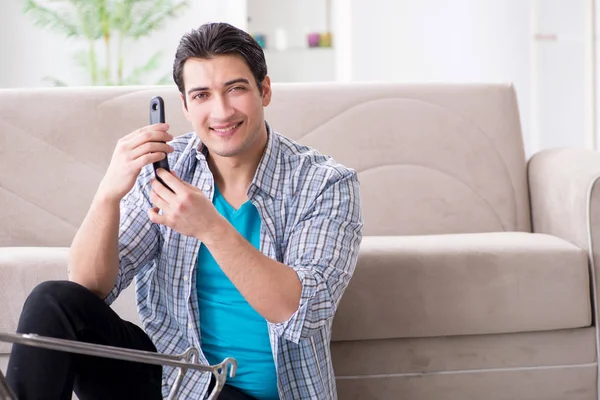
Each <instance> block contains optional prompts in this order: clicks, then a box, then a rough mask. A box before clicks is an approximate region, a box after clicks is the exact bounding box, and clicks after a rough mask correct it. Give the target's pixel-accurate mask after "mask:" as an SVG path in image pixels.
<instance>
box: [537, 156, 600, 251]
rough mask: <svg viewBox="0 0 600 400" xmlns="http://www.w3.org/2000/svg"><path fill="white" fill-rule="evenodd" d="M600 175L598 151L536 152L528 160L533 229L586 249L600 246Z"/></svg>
mask: <svg viewBox="0 0 600 400" xmlns="http://www.w3.org/2000/svg"><path fill="white" fill-rule="evenodd" d="M599 177H600V153H597V152H595V151H591V150H585V149H551V150H544V151H541V152H539V153H537V154H535V155H534V156H533V157H532V158H531V159H530V160H529V163H528V180H529V191H530V196H531V218H532V228H533V232H535V233H545V234H548V235H552V236H557V237H560V238H562V239H565V240H567V241H569V242H571V243H573V244H575V245H576V246H578V247H580V248H582V249H584V250H586V251H590V248H591V247H592V248H593V247H596V248H598V247H599V246H600V242H599V241H600V232H599V231H598V230H599V228H600V185H598V184H597V180H598V178H599ZM588 228H589V229H588ZM592 228H593V229H592ZM590 236H592V237H593V238H594V239H595V241H590V239H591V238H590ZM594 244H596V246H593V245H594ZM597 250H600V248H598V249H597Z"/></svg>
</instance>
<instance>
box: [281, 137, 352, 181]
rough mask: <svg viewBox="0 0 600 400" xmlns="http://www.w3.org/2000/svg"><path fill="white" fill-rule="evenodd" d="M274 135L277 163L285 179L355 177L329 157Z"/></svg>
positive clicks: (350, 171) (345, 167) (309, 179)
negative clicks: (277, 151) (276, 140)
mask: <svg viewBox="0 0 600 400" xmlns="http://www.w3.org/2000/svg"><path fill="white" fill-rule="evenodd" d="M276 134H277V136H278V140H279V149H280V151H279V162H280V163H281V165H282V172H283V175H284V176H285V177H286V178H294V177H295V178H296V179H301V180H302V181H306V182H310V181H312V180H313V179H314V178H317V177H321V178H324V179H334V180H337V179H343V178H347V177H355V176H356V172H355V171H354V169H352V168H350V167H347V166H345V165H343V164H341V163H339V162H338V161H336V160H335V159H334V158H333V157H331V156H330V155H327V154H324V153H322V152H320V151H319V150H317V149H315V148H313V147H310V146H307V145H303V144H300V143H298V142H296V141H295V140H293V139H291V138H289V137H286V136H284V135H281V134H279V133H276Z"/></svg>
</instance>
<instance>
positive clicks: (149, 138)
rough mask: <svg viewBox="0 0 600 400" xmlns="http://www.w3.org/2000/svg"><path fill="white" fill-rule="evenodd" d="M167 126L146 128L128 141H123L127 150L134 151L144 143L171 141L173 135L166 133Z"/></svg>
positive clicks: (160, 125)
mask: <svg viewBox="0 0 600 400" xmlns="http://www.w3.org/2000/svg"><path fill="white" fill-rule="evenodd" d="M168 127H169V126H168V125H167V124H156V125H149V126H146V127H144V128H142V129H140V130H139V131H137V134H136V135H133V136H132V137H130V138H129V139H127V140H125V142H126V143H127V147H129V149H135V148H136V147H138V146H141V145H142V144H144V143H148V142H168V141H171V140H173V135H171V134H170V133H169V132H167V129H168Z"/></svg>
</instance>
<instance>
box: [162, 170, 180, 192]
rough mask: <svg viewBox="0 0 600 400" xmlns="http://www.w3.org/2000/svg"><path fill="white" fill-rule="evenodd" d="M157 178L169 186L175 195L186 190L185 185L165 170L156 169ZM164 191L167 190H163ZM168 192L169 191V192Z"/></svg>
mask: <svg viewBox="0 0 600 400" xmlns="http://www.w3.org/2000/svg"><path fill="white" fill-rule="evenodd" d="M156 173H157V174H158V176H159V177H160V178H161V179H162V180H163V182H165V183H166V184H167V186H169V187H170V188H171V189H173V191H174V192H175V193H181V192H182V191H183V190H184V189H185V188H186V185H187V184H186V183H185V182H184V181H182V180H181V179H179V178H178V177H177V175H175V174H174V173H169V172H168V171H167V170H165V169H162V168H160V169H158V170H157V171H156ZM165 190H168V189H166V188H165ZM169 192H170V191H169Z"/></svg>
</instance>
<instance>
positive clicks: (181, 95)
mask: <svg viewBox="0 0 600 400" xmlns="http://www.w3.org/2000/svg"><path fill="white" fill-rule="evenodd" d="M179 97H180V98H181V108H182V109H183V115H185V117H186V118H187V120H188V121H189V120H190V112H189V111H188V108H187V103H186V100H185V94H183V93H179Z"/></svg>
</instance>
